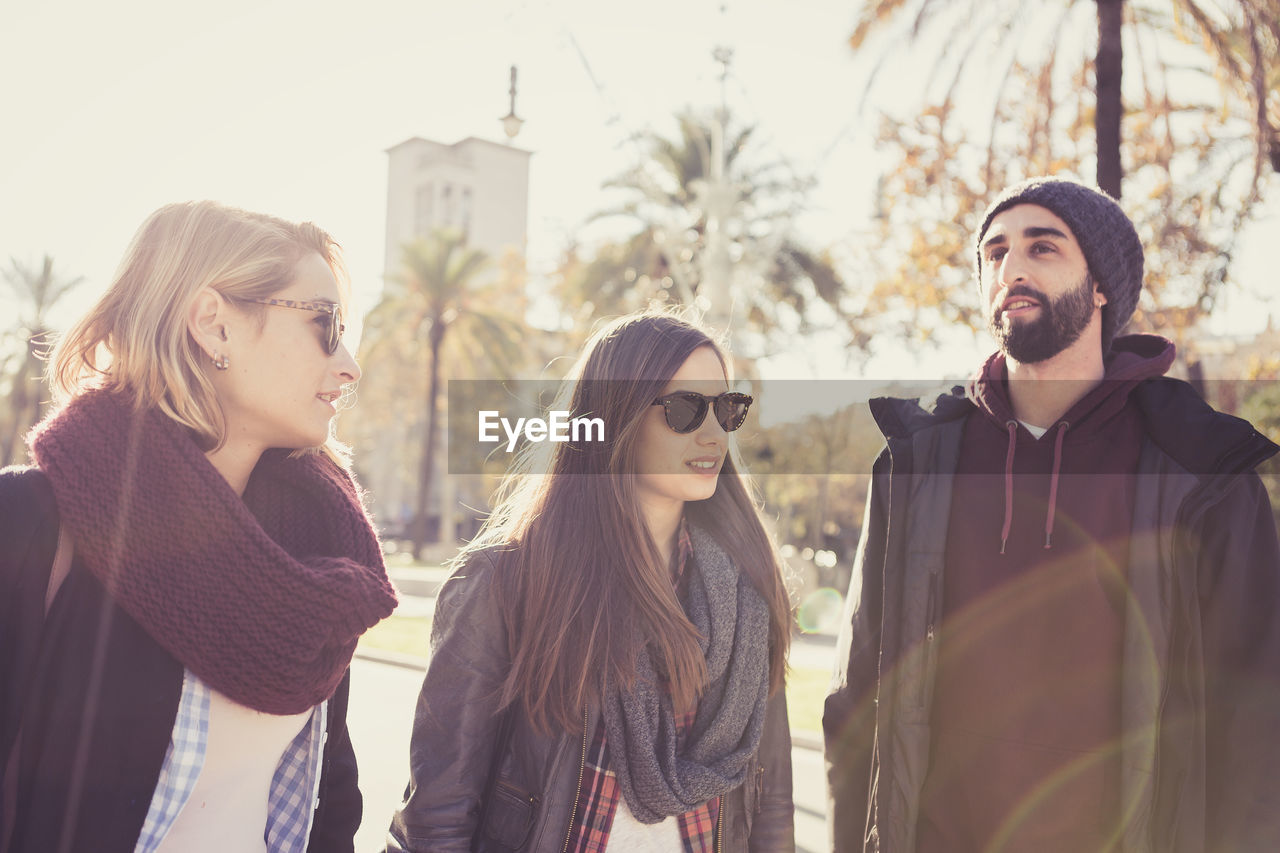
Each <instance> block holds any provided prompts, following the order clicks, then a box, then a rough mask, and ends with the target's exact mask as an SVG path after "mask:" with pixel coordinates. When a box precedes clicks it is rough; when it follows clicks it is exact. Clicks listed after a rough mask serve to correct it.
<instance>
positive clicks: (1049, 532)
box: [1044, 421, 1070, 550]
mask: <svg viewBox="0 0 1280 853" xmlns="http://www.w3.org/2000/svg"><path fill="white" fill-rule="evenodd" d="M1069 426H1070V424H1068V423H1067V422H1066V421H1059V423H1058V439H1057V440H1056V441H1055V442H1054V443H1053V473H1052V474H1051V475H1050V476H1049V511H1048V512H1047V513H1046V514H1045V517H1044V547H1045V549H1046V550H1047V549H1049V548H1052V547H1053V519H1054V516H1056V515H1057V513H1058V472H1059V470H1060V469H1061V468H1062V438H1063V436H1065V435H1066V434H1067V427H1069Z"/></svg>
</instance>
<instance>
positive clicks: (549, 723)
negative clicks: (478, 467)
mask: <svg viewBox="0 0 1280 853" xmlns="http://www.w3.org/2000/svg"><path fill="white" fill-rule="evenodd" d="M704 346H709V347H711V348H712V349H713V350H714V351H715V353H716V355H717V356H718V357H719V358H720V362H721V364H724V356H723V354H722V353H721V352H720V350H719V348H718V347H717V346H716V345H715V343H714V342H713V341H712V339H711V338H710V337H709V336H708V335H707V334H706V333H705V332H703V331H702V330H701V329H699V328H698V327H696V326H694V325H693V324H691V323H689V322H686V321H685V320H683V319H680V318H678V317H676V316H674V315H672V314H670V313H654V312H646V313H642V314H636V315H630V316H628V317H624V318H622V319H621V320H618V321H616V322H614V323H612V324H610V325H609V326H607V327H605V328H603V329H601V330H600V331H599V332H597V333H596V334H595V335H594V336H593V337H592V339H591V341H590V342H589V343H588V345H587V347H586V350H585V351H584V353H583V355H582V357H581V358H580V359H579V360H578V362H577V363H576V364H575V366H574V368H573V369H572V370H571V371H570V375H569V378H568V379H567V380H566V383H565V386H564V387H563V388H562V391H561V394H562V401H561V403H559V404H557V406H556V408H557V409H566V408H567V409H568V410H569V411H571V412H572V415H571V416H572V417H584V416H589V417H599V418H602V419H603V420H604V423H605V440H604V441H602V442H576V443H575V442H566V443H556V444H551V443H547V444H544V445H542V447H548V448H550V449H549V453H550V460H549V462H547V461H546V460H544V461H543V462H542V464H541V465H539V464H538V463H537V462H536V461H533V458H532V457H529V458H526V459H525V460H524V464H523V465H522V466H520V467H518V468H517V470H516V471H514V472H513V473H512V474H511V475H509V476H508V478H507V480H506V481H505V482H504V484H503V489H502V490H501V492H500V495H501V498H500V501H499V504H498V507H497V509H496V510H495V511H494V513H493V515H492V516H490V518H489V519H488V521H487V522H486V523H485V525H484V527H483V528H482V529H481V531H480V534H479V535H478V536H477V537H476V539H475V540H474V541H473V542H472V543H471V544H470V545H469V546H468V547H467V548H466V549H465V550H464V552H463V553H462V554H460V555H459V557H458V561H459V562H460V563H465V561H466V560H467V558H468V557H469V556H470V555H471V554H472V553H474V552H475V551H477V550H480V549H484V548H494V547H497V548H502V549H503V550H505V551H506V553H504V554H503V555H502V556H501V557H500V558H499V560H498V565H499V572H500V577H499V579H498V581H497V582H496V583H495V588H496V590H497V594H498V600H499V602H500V606H501V610H502V613H503V618H504V620H505V627H506V632H507V637H508V642H509V650H510V654H511V670H510V673H509V674H508V676H507V679H506V682H505V684H504V685H503V688H502V696H501V702H500V705H501V707H507V706H508V705H510V704H511V703H513V702H519V703H520V704H521V705H522V706H523V708H524V710H525V712H526V713H527V715H528V717H529V719H530V721H531V722H532V723H533V725H534V726H535V727H536V728H537V729H538V730H540V731H544V732H545V731H550V730H552V729H553V728H560V729H562V730H566V731H568V730H572V729H575V728H577V727H578V726H580V725H581V719H582V709H583V708H584V707H585V706H587V705H589V704H593V703H595V702H598V701H599V699H600V694H601V691H602V687H603V684H604V682H605V676H606V675H610V676H612V677H611V679H610V680H611V681H612V682H613V683H616V684H619V685H623V686H624V687H625V686H628V685H630V684H632V683H633V682H634V679H635V661H636V657H637V654H638V653H639V651H640V645H641V644H643V643H647V644H648V645H649V647H650V654H651V655H653V657H654V663H655V665H656V666H657V667H658V669H659V671H661V672H664V673H665V674H666V675H667V677H668V679H669V686H670V691H671V696H672V700H673V702H674V703H675V705H676V707H678V708H689V707H692V706H693V704H694V703H695V702H696V701H697V699H698V696H699V695H700V694H701V692H702V690H703V688H704V686H705V682H706V678H707V674H706V662H705V660H704V658H703V654H702V651H701V649H700V648H699V645H698V640H699V636H698V632H697V630H696V629H695V628H694V626H693V624H692V623H691V622H690V621H689V619H688V617H686V616H685V613H684V610H683V609H682V607H681V605H680V601H679V599H678V597H677V594H676V590H675V588H674V587H673V585H672V581H671V575H670V570H669V567H668V565H667V563H666V561H665V560H664V559H663V557H662V554H661V552H660V550H659V548H658V545H657V543H656V542H654V540H653V537H652V536H650V534H649V531H648V528H647V526H646V525H645V522H644V516H643V513H642V511H641V507H640V502H639V499H638V497H637V493H636V487H637V473H638V472H637V471H636V464H635V461H636V447H637V442H638V437H639V431H640V425H641V421H642V417H643V416H644V414H645V413H646V412H647V411H648V410H649V407H650V405H651V404H652V403H653V401H654V399H655V398H657V397H658V396H660V395H661V394H662V391H663V389H664V388H665V386H666V385H667V383H668V382H669V381H670V380H671V377H672V376H673V375H675V373H676V371H677V370H679V369H680V366H681V365H682V364H684V362H685V359H687V358H688V357H689V356H690V354H692V353H693V352H694V350H696V349H698V348H699V347H704ZM566 396H567V397H568V401H567V403H566V402H564V398H565V397H566ZM733 455H734V454H732V453H731V454H730V456H728V457H726V459H725V461H724V465H723V467H722V469H721V472H720V478H719V483H718V485H717V487H716V491H715V494H714V495H713V496H712V497H710V498H708V499H707V500H704V501H697V502H689V503H686V504H685V514H686V517H687V518H688V519H689V521H690V522H691V523H693V524H696V525H697V526H699V527H701V528H703V529H704V530H706V531H708V532H709V533H710V534H711V535H712V536H713V537H714V538H715V539H716V541H717V542H718V543H719V544H720V546H721V547H722V548H724V550H725V552H726V553H727V554H728V555H729V557H730V559H732V560H733V563H734V565H735V566H737V567H738V570H739V571H740V572H742V574H743V575H744V576H745V577H747V578H748V579H749V581H750V583H751V584H752V586H754V587H755V589H756V590H757V591H759V593H760V595H761V597H762V598H763V599H764V601H765V602H766V603H767V605H768V608H769V613H770V622H769V654H770V659H769V660H770V662H769V675H770V686H771V691H772V690H777V689H778V688H779V687H780V686H781V685H782V683H783V679H784V676H785V669H786V659H787V649H788V646H789V644H790V637H791V632H790V628H791V611H790V603H789V601H788V598H787V592H786V589H785V587H784V585H783V581H782V574H781V569H780V565H779V562H778V558H777V551H776V549H775V548H774V545H773V542H772V541H771V540H770V538H769V535H768V534H767V533H766V532H765V529H764V526H763V524H762V523H761V518H760V511H759V504H758V501H757V499H756V498H755V496H754V494H753V493H752V490H751V487H750V483H749V481H747V480H746V479H745V478H744V477H743V475H741V474H739V473H738V470H739V467H740V466H739V465H737V464H735V461H734V459H733V458H732V456H733ZM537 471H540V472H543V473H534V472H537ZM547 471H549V472H550V473H549V475H548V474H546V473H545V472H547ZM636 626H638V627H639V629H640V630H639V631H638V632H635V631H634V630H633V629H634V628H635V627H636Z"/></svg>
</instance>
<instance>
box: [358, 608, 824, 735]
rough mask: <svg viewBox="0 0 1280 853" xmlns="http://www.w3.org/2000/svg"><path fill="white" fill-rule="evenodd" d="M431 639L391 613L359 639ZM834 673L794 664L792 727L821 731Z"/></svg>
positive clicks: (401, 648)
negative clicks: (825, 704) (828, 688)
mask: <svg viewBox="0 0 1280 853" xmlns="http://www.w3.org/2000/svg"><path fill="white" fill-rule="evenodd" d="M430 641H431V618H430V617H428V616H392V617H390V618H389V619H384V620H383V621H381V622H379V623H378V624H377V625H375V626H373V627H372V628H370V629H369V630H368V632H366V633H365V635H364V636H363V637H361V638H360V645H361V646H362V647H365V648H374V649H380V650H382V651H388V652H399V653H401V654H407V655H417V656H419V657H426V656H427V652H428V649H429V645H430ZM830 680H831V673H829V672H827V670H825V669H804V668H800V667H793V668H792V669H791V671H790V672H789V673H788V674H787V715H788V716H789V717H790V718H791V728H792V729H793V730H799V731H807V732H813V733H815V734H819V733H821V732H822V703H823V700H824V699H825V698H826V695H827V684H828V682H830Z"/></svg>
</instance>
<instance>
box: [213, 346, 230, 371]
mask: <svg viewBox="0 0 1280 853" xmlns="http://www.w3.org/2000/svg"><path fill="white" fill-rule="evenodd" d="M213 366H214V367H216V368H217V369H218V370H226V369H227V368H228V367H230V366H231V359H229V358H227V357H226V356H225V355H223V354H222V353H220V352H217V351H216V350H215V351H214V353H213Z"/></svg>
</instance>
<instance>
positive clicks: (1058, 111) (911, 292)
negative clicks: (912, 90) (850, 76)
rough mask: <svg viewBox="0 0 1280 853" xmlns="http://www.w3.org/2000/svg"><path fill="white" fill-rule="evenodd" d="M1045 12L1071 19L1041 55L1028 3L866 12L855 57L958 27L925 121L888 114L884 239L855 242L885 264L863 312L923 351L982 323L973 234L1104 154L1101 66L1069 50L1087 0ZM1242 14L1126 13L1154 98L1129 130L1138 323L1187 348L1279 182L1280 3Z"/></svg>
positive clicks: (868, 7) (1190, 10) (907, 5)
mask: <svg viewBox="0 0 1280 853" xmlns="http://www.w3.org/2000/svg"><path fill="white" fill-rule="evenodd" d="M1036 5H1037V6H1040V7H1044V9H1045V11H1046V12H1048V11H1052V10H1059V14H1060V15H1061V19H1060V20H1059V21H1058V24H1057V26H1056V27H1045V28H1044V34H1043V38H1045V39H1047V40H1046V41H1044V42H1043V43H1033V44H1032V45H1030V46H1029V45H1028V44H1026V43H1025V41H1026V38H1025V37H1026V36H1027V32H1026V29H1025V28H1026V25H1027V20H1028V19H1029V18H1030V17H1033V16H1028V15H1027V14H1026V6H1027V4H1025V3H1010V2H1001V3H997V4H988V3H984V4H982V6H981V10H980V11H979V9H978V6H977V4H976V3H972V2H970V3H950V4H941V3H933V2H928V0H915V2H887V1H886V2H869V3H866V4H864V5H863V7H862V12H861V14H860V17H859V21H858V23H857V25H856V27H855V31H854V35H853V37H852V39H851V43H852V44H853V45H854V46H855V48H859V47H863V46H864V43H866V42H867V40H868V39H870V38H871V36H872V35H873V34H876V33H878V32H880V31H881V30H885V29H888V28H889V24H890V23H891V22H892V21H895V20H897V21H899V22H905V23H903V24H902V27H905V29H906V33H907V35H908V36H909V37H910V38H915V37H918V36H920V34H921V33H923V32H925V31H928V30H930V29H932V30H933V31H934V32H935V33H936V32H938V31H940V30H941V31H945V32H947V33H948V40H947V43H946V46H945V48H944V49H943V50H942V51H941V53H940V54H939V56H938V57H937V59H936V60H935V64H934V66H933V69H932V75H933V76H932V77H931V81H933V80H937V79H943V80H944V81H947V82H948V85H947V87H946V89H945V90H944V93H943V94H942V96H941V97H940V98H936V99H934V100H933V101H931V102H930V103H928V104H926V105H925V106H924V107H923V108H922V109H921V110H920V111H919V113H918V115H916V116H914V117H911V118H906V119H900V118H893V117H889V116H885V117H884V118H883V120H882V126H881V131H880V135H879V140H880V148H881V150H882V151H884V152H887V154H888V155H889V156H890V157H891V161H892V164H891V165H890V166H889V167H888V168H887V169H886V170H885V172H884V173H883V175H882V177H881V181H880V199H879V203H878V216H877V224H876V229H875V233H876V236H877V238H878V239H874V240H868V241H864V242H863V244H862V245H860V246H856V247H853V253H854V255H855V257H858V258H859V259H860V260H862V261H863V262H864V263H867V264H870V265H871V267H872V268H873V269H876V270H879V274H878V276H877V278H876V281H875V283H874V285H873V287H872V290H871V292H870V294H869V295H868V296H867V303H866V310H867V311H868V312H869V313H871V314H872V315H874V316H882V317H884V318H886V321H887V322H888V323H889V325H890V327H891V328H894V329H896V330H897V331H898V332H899V333H900V334H901V335H903V336H904V337H906V338H907V339H909V340H921V341H928V340H931V339H932V338H933V337H934V336H935V334H936V332H937V330H938V329H940V328H942V327H945V326H948V325H952V324H955V323H962V324H965V325H968V326H970V327H972V328H978V327H979V326H980V325H981V323H982V317H981V311H980V308H979V300H978V298H977V295H976V288H975V284H974V278H973V274H972V270H973V269H974V266H973V265H974V261H975V258H974V255H973V248H972V239H973V235H974V234H975V232H976V229H977V228H978V227H979V226H980V225H981V216H982V212H983V211H984V210H985V208H986V205H987V203H988V202H989V201H990V199H991V198H992V197H993V196H994V195H995V194H996V193H998V192H999V191H1000V190H1001V189H1002V188H1003V187H1005V186H1007V185H1009V184H1011V183H1014V182H1016V181H1018V180H1020V179H1022V178H1024V177H1028V176H1032V175H1039V174H1058V173H1064V174H1073V175H1075V176H1077V177H1087V176H1088V175H1089V173H1090V171H1091V166H1092V165H1093V162H1094V161H1095V159H1096V153H1097V152H1096V144H1095V139H1094V135H1093V122H1094V118H1095V110H1096V99H1095V97H1094V87H1093V83H1094V68H1093V65H1092V62H1091V60H1090V58H1089V57H1088V56H1087V55H1084V54H1081V53H1074V52H1072V51H1069V50H1061V51H1060V50H1058V39H1059V38H1061V32H1062V27H1064V26H1066V25H1067V24H1068V22H1070V21H1071V20H1073V19H1072V18H1071V17H1070V15H1069V13H1070V12H1071V11H1072V9H1073V8H1075V6H1076V5H1077V4H1073V3H1069V2H1061V0H1058V1H1057V2H1049V0H1043V2H1040V3H1037V4H1036ZM1231 5H1233V6H1235V7H1237V9H1236V11H1237V12H1239V14H1238V15H1236V16H1235V17H1232V16H1231V15H1229V14H1227V13H1226V12H1223V13H1222V14H1216V13H1215V14H1210V13H1208V12H1206V11H1205V10H1204V9H1202V8H1200V7H1199V6H1196V5H1195V4H1193V3H1185V2H1178V3H1172V4H1154V3H1147V4H1127V5H1126V7H1125V8H1126V16H1127V17H1126V19H1125V20H1126V26H1127V27H1128V30H1129V33H1128V41H1129V44H1130V48H1131V49H1130V50H1128V52H1127V53H1126V62H1127V63H1131V68H1130V73H1131V76H1133V77H1134V79H1136V80H1137V81H1138V83H1139V84H1140V85H1138V86H1136V87H1134V88H1137V89H1139V90H1140V93H1139V95H1138V97H1137V99H1136V100H1135V99H1133V98H1130V102H1129V103H1128V104H1127V107H1126V109H1127V111H1126V117H1125V124H1124V125H1123V132H1124V135H1123V138H1122V140H1121V155H1122V161H1123V162H1124V164H1125V166H1126V170H1127V171H1126V176H1125V183H1124V197H1123V204H1124V206H1125V208H1126V211H1127V212H1128V213H1129V214H1130V216H1131V217H1132V218H1133V220H1134V222H1135V225H1136V226H1137V228H1138V232H1139V235H1140V236H1141V237H1142V240H1143V244H1144V246H1145V248H1146V259H1147V274H1146V289H1145V291H1144V293H1143V297H1142V301H1141V303H1140V304H1139V307H1138V312H1137V314H1136V315H1135V317H1134V320H1133V323H1132V325H1131V328H1133V329H1135V330H1159V331H1160V332H1161V333H1162V334H1166V335H1168V336H1170V337H1172V338H1174V339H1175V341H1176V342H1178V343H1179V344H1181V345H1185V344H1188V343H1190V342H1191V338H1190V335H1189V334H1188V331H1189V330H1190V329H1192V328H1193V327H1194V326H1195V324H1196V323H1197V322H1198V321H1199V320H1200V319H1201V318H1203V317H1204V316H1205V315H1207V314H1209V313H1210V312H1211V311H1212V310H1213V308H1214V305H1215V303H1216V300H1217V298H1218V296H1219V294H1220V292H1221V289H1222V287H1223V285H1224V284H1226V283H1227V282H1228V281H1229V280H1230V268H1231V262H1232V260H1233V258H1234V253H1235V248H1236V239H1237V237H1238V235H1239V233H1240V231H1241V229H1242V228H1243V226H1244V225H1245V224H1246V222H1248V221H1249V219H1250V217H1251V215H1252V214H1253V212H1254V210H1255V208H1256V205H1257V203H1258V202H1259V201H1260V200H1261V198H1262V196H1263V193H1264V191H1265V190H1268V189H1274V187H1275V185H1276V183H1277V179H1276V177H1275V175H1274V172H1273V169H1272V165H1271V161H1272V160H1273V159H1274V158H1275V156H1276V154H1275V152H1276V150H1277V149H1276V148H1275V142H1276V140H1275V131H1274V128H1275V127H1276V126H1277V125H1278V124H1280V102H1278V101H1277V97H1278V96H1277V95H1276V86H1275V83H1276V79H1277V73H1278V72H1277V68H1278V62H1277V55H1278V47H1277V46H1278V45H1280V39H1278V38H1277V35H1278V32H1280V31H1278V30H1277V27H1278V26H1280V25H1278V24H1277V23H1276V17H1275V14H1274V11H1275V10H1274V9H1272V14H1271V15H1270V16H1269V17H1268V16H1267V15H1264V14H1262V12H1263V11H1264V10H1262V8H1261V5H1260V4H1254V3H1239V4H1231ZM1270 5H1271V6H1274V5H1275V4H1274V0H1272V2H1271V3H1270ZM1220 19H1221V20H1220ZM902 27H900V28H899V30H898V32H899V34H900V33H901V30H902ZM946 28H950V29H946ZM980 37H981V38H980ZM1193 37H1195V38H1196V39H1198V41H1199V44H1200V46H1201V48H1202V49H1201V51H1200V52H1199V53H1198V54H1197V56H1198V57H1199V58H1200V60H1201V61H1200V62H1199V63H1196V62H1193V61H1192V60H1190V59H1188V58H1187V57H1186V50H1185V49H1184V50H1181V51H1180V50H1178V49H1177V48H1179V47H1182V48H1185V47H1186V43H1187V41H1188V40H1190V39H1192V38H1193ZM1063 40H1064V41H1065V39H1063ZM898 47H899V45H897V44H893V45H892V48H893V49H897V48H898ZM988 48H989V49H988ZM974 56H980V57H981V58H982V60H983V64H984V66H985V67H986V68H987V69H988V70H989V69H990V68H995V69H997V74H998V84H997V85H996V86H995V88H994V102H993V107H992V110H991V113H990V119H989V123H988V122H987V121H986V120H983V121H974V120H973V116H974V112H973V110H972V108H971V107H970V106H969V104H970V101H971V100H972V99H971V98H970V99H968V100H966V98H965V94H966V92H967V91H969V90H968V89H966V87H964V86H962V85H961V84H962V82H963V81H971V80H972V77H971V76H966V75H970V74H971V69H969V68H968V63H969V62H970V61H971V60H972V59H973V57H974ZM1027 56H1029V57H1031V59H1030V60H1027V61H1024V60H1023V59H1022V58H1020V57H1027ZM1175 56H1176V57H1177V58H1174V57H1175ZM877 67H879V66H877ZM1002 68H1003V69H1004V70H1003V72H1002V73H1000V71H999V69H1002ZM1259 75H1262V77H1263V79H1264V80H1265V81H1266V82H1264V83H1263V84H1262V85H1263V89H1264V92H1263V95H1262V96H1259V95H1258V91H1257V86H1256V83H1257V79H1258V76H1259ZM874 76H875V75H874V72H873V74H872V78H873V81H874ZM868 85H869V86H870V85H874V83H873V82H872V83H869V84H868ZM1267 87H1269V88H1267ZM981 91H982V92H983V94H984V95H988V94H991V93H992V90H991V89H990V88H989V87H983V88H981ZM1212 93H1218V95H1219V97H1218V98H1216V99H1215V98H1214V97H1212ZM988 124H989V126H988ZM1188 349H1189V347H1185V346H1180V350H1182V351H1184V352H1186V351H1188Z"/></svg>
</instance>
